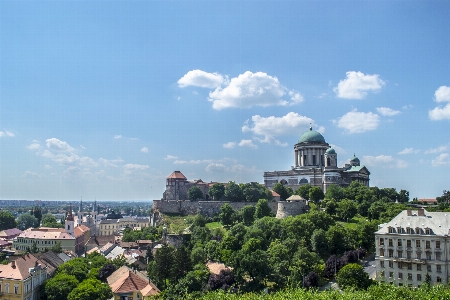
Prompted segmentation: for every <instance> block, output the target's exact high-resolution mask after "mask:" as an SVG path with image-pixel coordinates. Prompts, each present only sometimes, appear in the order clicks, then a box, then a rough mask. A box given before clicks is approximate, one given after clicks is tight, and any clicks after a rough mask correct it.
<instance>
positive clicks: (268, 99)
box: [208, 71, 303, 110]
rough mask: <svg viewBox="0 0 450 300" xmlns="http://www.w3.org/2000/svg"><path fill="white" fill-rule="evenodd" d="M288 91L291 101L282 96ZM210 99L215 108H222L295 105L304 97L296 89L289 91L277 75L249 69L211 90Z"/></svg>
mask: <svg viewBox="0 0 450 300" xmlns="http://www.w3.org/2000/svg"><path fill="white" fill-rule="evenodd" d="M286 93H287V94H288V95H289V96H290V101H288V100H285V99H283V98H282V97H283V96H285V95H286ZM208 100H209V101H211V102H212V103H213V108H214V109H217V110H221V109H224V108H231V107H238V108H250V107H252V106H262V107H267V106H273V105H283V106H286V105H293V104H296V103H299V102H301V101H303V97H302V96H301V95H300V94H299V93H297V92H295V91H288V90H287V89H286V88H285V87H284V86H282V85H281V83H280V82H279V81H278V78H276V77H272V76H270V75H268V74H266V73H263V72H256V73H252V72H250V71H247V72H245V73H244V74H240V75H239V76H238V77H234V78H231V80H230V81H229V82H227V84H226V86H225V87H217V88H216V89H215V90H214V91H212V92H210V93H209V99H208Z"/></svg>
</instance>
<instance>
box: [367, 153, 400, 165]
mask: <svg viewBox="0 0 450 300" xmlns="http://www.w3.org/2000/svg"><path fill="white" fill-rule="evenodd" d="M363 161H364V164H366V165H368V166H376V167H383V168H406V167H408V163H407V162H405V161H404V160H401V159H394V158H393V157H392V156H391V155H378V156H363Z"/></svg>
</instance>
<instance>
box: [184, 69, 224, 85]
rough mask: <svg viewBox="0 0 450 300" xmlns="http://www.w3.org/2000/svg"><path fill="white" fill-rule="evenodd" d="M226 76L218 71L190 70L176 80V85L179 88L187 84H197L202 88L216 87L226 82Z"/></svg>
mask: <svg viewBox="0 0 450 300" xmlns="http://www.w3.org/2000/svg"><path fill="white" fill-rule="evenodd" d="M226 80H227V79H226V77H224V76H222V75H220V74H219V73H208V72H205V71H202V70H192V71H189V72H187V73H186V74H185V75H184V76H183V77H181V78H180V79H179V80H178V82H177V83H178V86H179V87H181V88H184V87H188V86H197V87H202V88H211V89H213V88H216V87H219V86H221V85H222V84H223V83H224V82H226Z"/></svg>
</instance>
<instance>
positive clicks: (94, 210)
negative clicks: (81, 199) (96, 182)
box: [92, 199, 97, 223]
mask: <svg viewBox="0 0 450 300" xmlns="http://www.w3.org/2000/svg"><path fill="white" fill-rule="evenodd" d="M92 218H93V219H94V223H95V222H96V221H97V199H95V201H94V206H93V207H92Z"/></svg>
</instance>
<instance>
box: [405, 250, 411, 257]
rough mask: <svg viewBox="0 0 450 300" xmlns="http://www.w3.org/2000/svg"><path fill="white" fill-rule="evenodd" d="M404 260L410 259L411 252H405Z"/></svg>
mask: <svg viewBox="0 0 450 300" xmlns="http://www.w3.org/2000/svg"><path fill="white" fill-rule="evenodd" d="M406 258H408V259H411V251H406Z"/></svg>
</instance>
